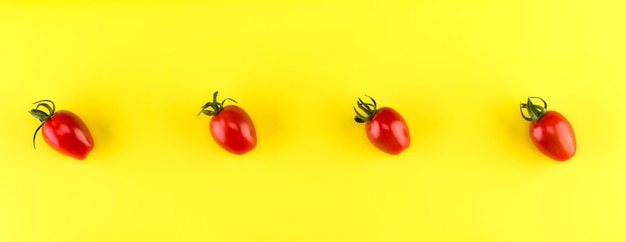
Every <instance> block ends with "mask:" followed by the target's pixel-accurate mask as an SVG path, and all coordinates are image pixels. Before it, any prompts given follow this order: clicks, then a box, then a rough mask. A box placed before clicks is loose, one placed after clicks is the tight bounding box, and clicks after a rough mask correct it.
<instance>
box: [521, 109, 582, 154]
mask: <svg viewBox="0 0 626 242" xmlns="http://www.w3.org/2000/svg"><path fill="white" fill-rule="evenodd" d="M529 131H530V138H531V140H532V142H533V143H534V144H535V146H536V147H537V149H539V151H541V153H543V154H544V155H546V156H548V157H550V158H552V159H554V160H556V161H566V160H569V159H570V158H572V157H573V156H574V154H576V136H575V135H574V129H573V128H572V125H571V124H570V123H569V121H568V120H567V119H566V118H565V117H564V116H563V115H561V114H560V113H559V112H556V111H547V112H545V114H544V115H543V116H541V117H540V118H539V119H538V120H536V121H532V122H531V123H530V127H529Z"/></svg>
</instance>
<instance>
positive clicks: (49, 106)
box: [28, 100, 56, 149]
mask: <svg viewBox="0 0 626 242" xmlns="http://www.w3.org/2000/svg"><path fill="white" fill-rule="evenodd" d="M33 104H37V106H35V108H33V109H31V110H30V111H28V113H30V115H32V116H33V117H35V118H36V119H38V120H39V122H41V124H40V125H39V127H37V129H36V130H35V134H34V135H33V148H35V149H37V147H35V138H36V137H37V133H38V132H39V130H40V129H41V127H43V124H44V123H46V121H48V119H49V118H50V117H51V116H52V115H53V114H54V112H55V111H56V106H55V105H54V102H52V101H50V100H40V101H37V102H34V103H33ZM39 107H44V108H45V109H46V110H47V111H48V112H47V113H46V112H44V111H42V110H39Z"/></svg>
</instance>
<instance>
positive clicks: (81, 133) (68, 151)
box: [42, 110, 94, 160]
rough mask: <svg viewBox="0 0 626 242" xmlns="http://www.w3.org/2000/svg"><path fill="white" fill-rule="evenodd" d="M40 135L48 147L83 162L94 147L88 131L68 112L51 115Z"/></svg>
mask: <svg viewBox="0 0 626 242" xmlns="http://www.w3.org/2000/svg"><path fill="white" fill-rule="evenodd" d="M42 135H43V138H44V140H45V141H46V143H48V145H49V146H50V147H52V148H53V149H55V150H57V151H59V152H60V153H62V154H64V155H67V156H70V157H73V158H76V159H79V160H84V159H85V158H86V157H87V155H88V154H89V152H90V151H91V150H92V149H93V147H94V142H93V137H92V136H91V133H90V132H89V129H88V128H87V126H86V125H85V123H84V122H83V121H82V120H81V119H80V118H79V117H78V116H77V115H76V114H74V113H72V112H70V111H65V110H61V111H57V112H55V113H53V114H52V115H51V116H50V118H48V120H46V121H45V123H44V124H43V126H42Z"/></svg>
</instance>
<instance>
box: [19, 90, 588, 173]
mask: <svg viewBox="0 0 626 242" xmlns="http://www.w3.org/2000/svg"><path fill="white" fill-rule="evenodd" d="M217 94H218V92H215V93H213V100H212V101H210V102H207V103H206V104H204V105H203V106H202V107H201V110H200V112H199V113H198V115H200V114H205V115H208V116H211V121H210V123H209V129H210V131H211V135H212V136H213V139H214V140H215V141H216V142H217V143H218V144H219V145H220V146H221V147H222V148H223V149H225V150H227V151H229V152H231V153H233V154H237V155H242V154H245V153H247V152H248V151H250V150H252V149H254V148H255V147H256V144H257V137H256V130H255V127H254V123H253V122H252V119H251V118H250V116H249V115H248V113H246V111H245V110H243V109H242V108H241V107H239V106H237V105H224V103H225V102H226V101H232V102H234V103H237V102H236V101H235V100H233V99H230V98H226V99H224V100H222V101H218V100H217ZM367 97H368V98H369V99H370V102H366V101H363V100H362V99H361V98H359V99H358V101H357V107H358V110H357V108H356V107H353V108H354V111H355V113H356V116H355V117H354V120H355V121H356V122H358V123H365V131H366V133H367V137H368V139H369V140H370V142H371V143H372V144H373V145H374V146H375V147H377V148H378V149H380V150H382V151H384V152H386V153H388V154H391V155H397V154H400V153H401V152H402V151H404V150H405V149H407V148H408V147H409V145H410V144H411V138H410V134H409V128H408V126H407V124H406V121H405V120H404V118H403V117H402V115H400V114H399V113H398V112H397V111H396V110H394V109H393V108H390V107H381V108H378V106H377V105H376V101H375V100H374V99H373V98H371V97H369V96H367ZM533 100H535V101H537V100H539V101H541V103H542V105H537V104H535V103H533V102H532V101H533ZM33 104H36V106H35V108H33V109H32V110H30V111H29V112H30V114H31V115H33V116H34V117H36V118H37V119H39V121H40V122H41V125H40V126H39V127H38V128H37V130H36V131H35V135H34V136H33V147H34V146H35V138H36V136H37V133H38V132H39V130H40V129H41V130H42V133H43V138H44V140H45V141H46V143H48V145H50V146H51V147H52V148H54V149H55V150H57V151H59V152H60V153H62V154H65V155H67V156H70V157H74V158H76V159H79V160H83V159H85V158H86V157H87V155H88V154H89V152H90V151H91V150H92V149H93V147H94V141H93V138H92V136H91V133H90V132H89V129H88V128H87V126H86V125H85V123H84V122H83V121H82V120H81V119H80V118H79V117H78V116H77V115H76V114H74V113H72V112H70V111H66V110H61V111H56V107H55V105H54V102H52V101H50V100H41V101H38V102H35V103H33ZM547 107H548V105H547V103H546V102H545V101H544V100H543V99H541V98H539V97H529V98H528V99H527V101H526V103H522V104H520V113H521V115H522V117H523V118H524V119H526V120H527V121H530V138H531V140H532V141H533V143H534V144H535V146H536V147H537V149H539V151H541V152H542V153H543V154H545V155H546V156H548V157H550V158H552V159H554V160H557V161H566V160H568V159H570V158H571V157H572V156H574V154H575V153H576V137H575V136H574V130H573V129H572V126H571V125H570V123H569V121H567V119H566V118H565V117H564V116H563V115H561V114H560V113H559V112H556V111H548V110H547ZM40 108H44V110H41V109H40ZM359 110H360V111H361V112H359ZM46 111H47V112H46Z"/></svg>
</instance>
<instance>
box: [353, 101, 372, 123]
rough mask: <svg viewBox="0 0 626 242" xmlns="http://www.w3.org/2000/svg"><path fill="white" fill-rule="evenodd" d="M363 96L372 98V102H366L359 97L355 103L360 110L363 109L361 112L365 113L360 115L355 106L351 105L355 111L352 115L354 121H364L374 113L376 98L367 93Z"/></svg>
mask: <svg viewBox="0 0 626 242" xmlns="http://www.w3.org/2000/svg"><path fill="white" fill-rule="evenodd" d="M365 96H366V97H368V98H369V99H370V100H372V103H366V102H364V101H363V100H361V98H359V100H358V101H357V102H356V105H357V106H358V107H359V109H360V110H361V111H363V113H365V115H362V114H361V113H359V111H357V110H356V108H355V107H352V108H353V109H354V112H355V113H356V116H354V121H356V122H357V123H365V122H367V121H369V120H370V119H372V117H374V114H376V100H374V99H373V98H372V97H370V96H368V95H365Z"/></svg>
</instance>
